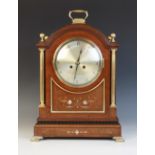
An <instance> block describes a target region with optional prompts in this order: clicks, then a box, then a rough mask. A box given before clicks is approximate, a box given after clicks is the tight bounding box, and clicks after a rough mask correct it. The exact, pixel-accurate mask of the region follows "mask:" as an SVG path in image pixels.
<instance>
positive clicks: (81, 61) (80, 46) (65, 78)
mask: <svg viewBox="0 0 155 155" xmlns="http://www.w3.org/2000/svg"><path fill="white" fill-rule="evenodd" d="M103 62H104V59H103V56H102V54H101V51H100V49H99V48H98V47H97V46H96V45H95V44H94V43H93V42H91V41H88V40H85V39H79V38H77V39H71V40H69V41H66V42H64V43H62V44H61V45H60V46H59V47H58V48H57V50H56V52H55V56H54V61H53V63H54V67H55V71H56V74H57V77H58V78H59V79H60V80H61V81H62V82H63V83H65V84H67V85H70V86H74V87H84V86H86V85H89V84H91V83H92V82H94V81H95V80H96V79H97V78H98V76H99V75H100V73H101V70H102V68H103Z"/></svg>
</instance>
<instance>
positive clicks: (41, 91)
mask: <svg viewBox="0 0 155 155" xmlns="http://www.w3.org/2000/svg"><path fill="white" fill-rule="evenodd" d="M44 51H45V49H44V48H39V52H40V105H39V107H45V103H44Z"/></svg>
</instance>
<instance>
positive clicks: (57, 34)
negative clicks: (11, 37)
mask: <svg viewBox="0 0 155 155" xmlns="http://www.w3.org/2000/svg"><path fill="white" fill-rule="evenodd" d="M77 30H78V31H85V32H88V33H91V34H92V35H94V36H96V38H99V40H102V41H103V43H104V45H105V46H106V47H107V48H118V47H119V45H118V43H117V42H110V41H109V40H108V38H107V37H106V36H105V35H104V34H103V33H102V32H101V31H99V30H97V29H96V28H93V27H92V26H90V25H88V24H70V25H66V26H64V27H63V28H61V29H59V30H58V31H56V32H55V33H52V34H51V35H50V36H49V37H48V39H47V40H45V41H43V42H41V41H40V42H39V43H38V44H37V45H36V46H37V47H38V48H46V49H48V48H49V47H50V46H51V44H52V42H53V41H54V40H55V39H56V38H58V37H60V36H62V35H63V34H65V33H68V32H71V31H77Z"/></svg>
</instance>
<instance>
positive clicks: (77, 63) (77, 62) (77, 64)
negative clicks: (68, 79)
mask: <svg viewBox="0 0 155 155" xmlns="http://www.w3.org/2000/svg"><path fill="white" fill-rule="evenodd" d="M81 54H82V49H81V50H80V54H79V57H78V59H77V61H76V63H75V64H76V69H75V74H74V80H75V77H76V73H77V69H78V66H79V64H80V63H79V62H80V57H81Z"/></svg>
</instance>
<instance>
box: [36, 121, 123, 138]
mask: <svg viewBox="0 0 155 155" xmlns="http://www.w3.org/2000/svg"><path fill="white" fill-rule="evenodd" d="M34 136H42V137H53V138H56V137H66V138H67V137H68V138H69V137H75V138H76V137H77V138H111V137H115V136H118V137H119V136H121V127H120V124H38V123H37V124H36V125H35V128H34Z"/></svg>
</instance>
